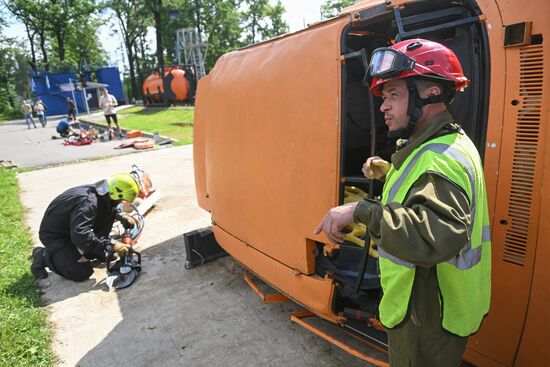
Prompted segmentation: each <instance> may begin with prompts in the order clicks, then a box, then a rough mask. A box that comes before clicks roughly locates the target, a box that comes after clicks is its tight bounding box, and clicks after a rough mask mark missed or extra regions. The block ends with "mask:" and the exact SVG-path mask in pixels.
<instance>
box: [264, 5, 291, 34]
mask: <svg viewBox="0 0 550 367" xmlns="http://www.w3.org/2000/svg"><path fill="white" fill-rule="evenodd" d="M285 11H286V10H285V7H284V6H283V4H282V3H281V1H280V0H278V1H277V4H275V5H273V6H270V7H269V8H268V10H267V18H268V19H269V22H270V23H271V24H270V26H269V27H267V29H266V30H265V33H264V34H263V36H264V37H265V38H273V37H277V36H280V35H281V34H285V33H288V24H287V23H286V22H285V21H284V19H283V15H284V13H285Z"/></svg>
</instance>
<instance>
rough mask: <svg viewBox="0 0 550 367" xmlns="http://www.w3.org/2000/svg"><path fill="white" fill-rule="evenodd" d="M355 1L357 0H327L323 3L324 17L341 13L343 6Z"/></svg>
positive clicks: (322, 11)
mask: <svg viewBox="0 0 550 367" xmlns="http://www.w3.org/2000/svg"><path fill="white" fill-rule="evenodd" d="M354 3H355V0H327V1H325V2H324V3H323V5H321V14H322V15H323V17H324V18H332V17H335V16H337V15H338V14H340V11H341V10H342V9H343V8H345V7H346V6H349V5H353V4H354Z"/></svg>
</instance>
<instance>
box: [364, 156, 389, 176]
mask: <svg viewBox="0 0 550 367" xmlns="http://www.w3.org/2000/svg"><path fill="white" fill-rule="evenodd" d="M389 170H390V163H389V162H388V161H385V160H383V159H382V158H380V157H378V156H374V157H369V158H368V159H367V161H366V162H365V164H363V169H362V171H363V174H364V175H365V177H366V178H370V179H371V180H380V179H381V178H383V177H384V176H386V173H388V171H389Z"/></svg>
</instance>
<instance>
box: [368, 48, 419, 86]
mask: <svg viewBox="0 0 550 367" xmlns="http://www.w3.org/2000/svg"><path fill="white" fill-rule="evenodd" d="M415 64H416V62H415V61H414V60H413V59H411V58H410V57H408V56H406V55H405V54H403V53H401V52H399V51H397V50H394V49H393V48H389V47H382V48H377V49H376V50H374V52H373V53H372V58H371V61H370V66H369V73H370V76H371V77H376V78H383V79H385V78H391V77H395V76H398V75H400V74H401V73H402V72H404V71H407V70H413V69H414V66H415Z"/></svg>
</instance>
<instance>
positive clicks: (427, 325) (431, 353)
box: [388, 267, 468, 367]
mask: <svg viewBox="0 0 550 367" xmlns="http://www.w3.org/2000/svg"><path fill="white" fill-rule="evenodd" d="M440 312H441V311H440V303H439V290H438V285H437V276H436V271H435V267H433V268H430V269H426V268H420V267H417V268H416V276H415V279H414V284H413V290H412V295H411V300H410V305H409V313H408V315H407V318H406V321H405V322H404V323H403V324H402V325H400V326H399V327H396V328H393V329H389V330H388V342H389V348H390V365H391V367H456V366H460V364H461V361H462V355H463V354H464V350H465V349H466V343H467V341H468V338H464V337H460V336H457V335H454V334H451V333H449V332H448V331H446V330H444V329H443V328H442V327H441V315H440Z"/></svg>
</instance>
